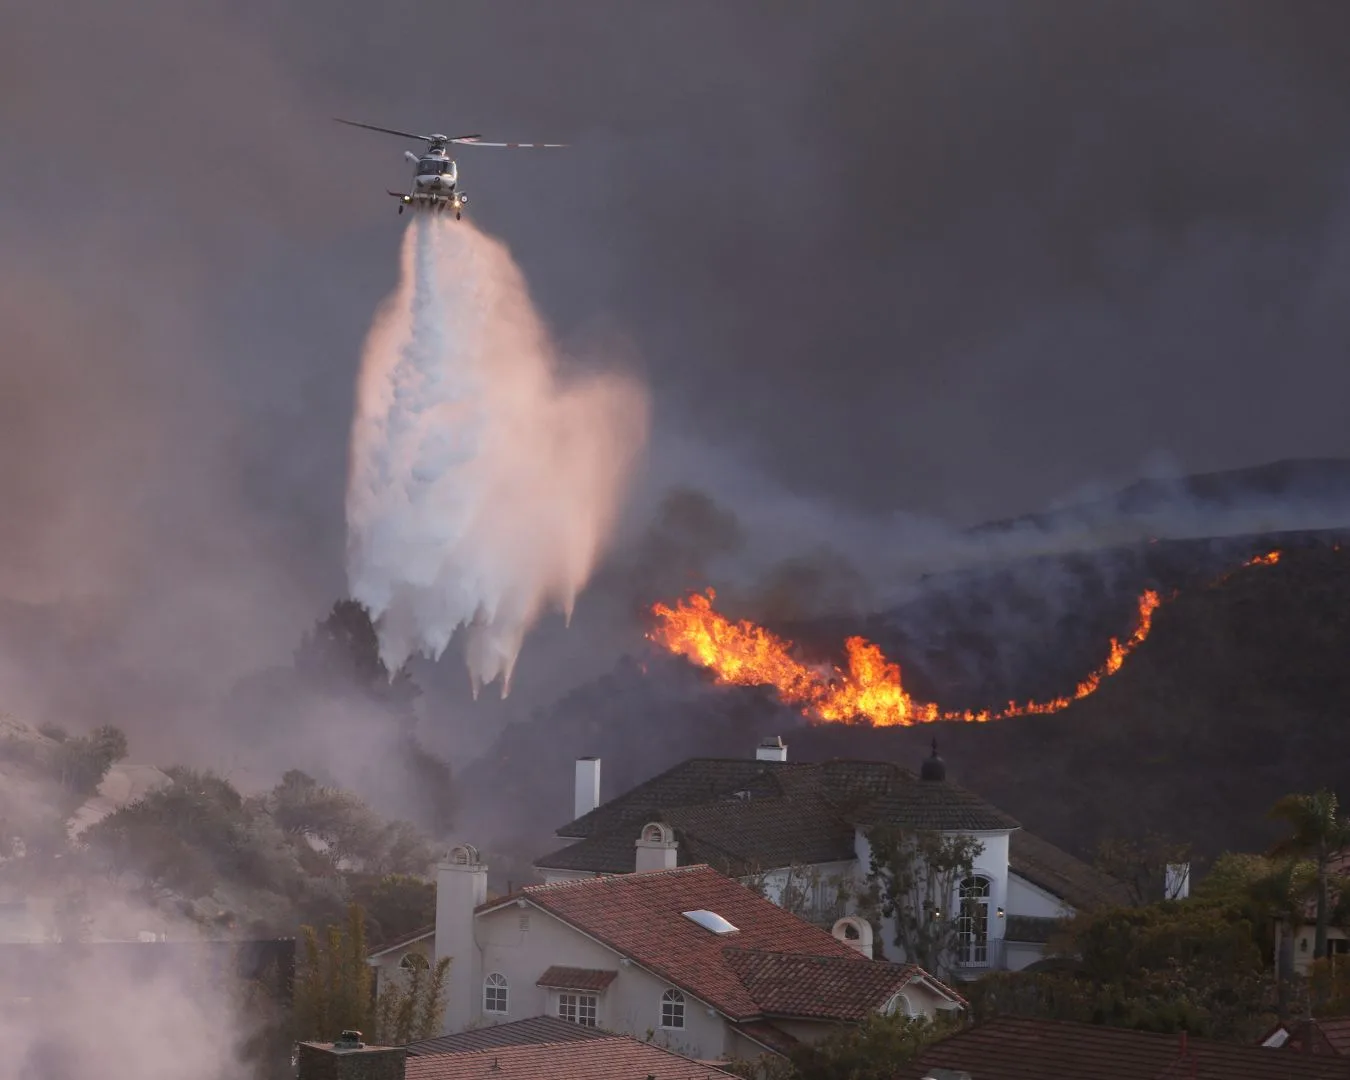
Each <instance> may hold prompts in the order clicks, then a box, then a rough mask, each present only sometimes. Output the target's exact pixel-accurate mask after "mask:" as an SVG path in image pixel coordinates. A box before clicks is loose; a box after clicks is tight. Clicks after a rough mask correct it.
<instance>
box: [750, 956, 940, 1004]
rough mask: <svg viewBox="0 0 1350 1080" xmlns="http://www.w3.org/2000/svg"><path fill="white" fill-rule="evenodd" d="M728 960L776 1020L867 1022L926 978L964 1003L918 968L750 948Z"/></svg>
mask: <svg viewBox="0 0 1350 1080" xmlns="http://www.w3.org/2000/svg"><path fill="white" fill-rule="evenodd" d="M723 956H724V957H725V960H726V963H727V966H728V967H729V968H731V970H732V971H734V972H736V974H737V976H739V978H740V980H741V982H742V983H743V984H744V986H745V988H746V989H747V990H749V991H750V995H751V997H753V998H754V999H755V1002H756V1003H757V1004H758V1005H759V1007H760V1010H761V1011H762V1012H763V1013H764V1015H765V1016H768V1017H774V1018H777V1019H813V1020H838V1021H861V1020H865V1019H866V1018H867V1016H868V1015H869V1014H871V1013H873V1012H876V1011H877V1010H878V1009H880V1008H881V1007H882V1006H883V1005H885V1004H886V1002H888V1001H889V1000H890V999H891V998H892V997H894V996H895V995H896V994H898V993H899V992H900V991H901V990H903V989H904V988H905V987H906V986H908V985H909V984H910V983H912V982H914V981H915V980H916V979H925V978H926V979H928V980H929V981H930V982H931V984H932V985H933V986H934V987H936V988H939V989H940V990H942V991H944V992H948V993H950V994H951V997H952V999H953V1001H957V1002H959V1001H961V998H960V997H959V996H958V995H957V994H956V993H955V992H952V991H947V988H946V987H945V986H943V985H942V984H941V983H939V982H938V981H937V980H936V979H932V977H931V976H929V975H928V973H927V972H925V971H924V970H923V968H921V967H918V966H917V965H914V964H890V963H886V962H884V961H880V960H874V961H872V962H870V963H865V964H864V965H863V966H862V967H859V966H858V965H857V964H855V963H851V962H850V961H848V960H845V959H842V958H840V957H835V956H802V955H800V954H784V953H775V952H752V951H748V950H745V949H724V950H723Z"/></svg>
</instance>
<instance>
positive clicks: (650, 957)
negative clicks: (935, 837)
mask: <svg viewBox="0 0 1350 1080" xmlns="http://www.w3.org/2000/svg"><path fill="white" fill-rule="evenodd" d="M516 895H517V896H519V897H523V898H524V899H526V900H527V901H528V902H530V903H532V904H535V905H537V906H538V907H540V908H542V909H543V910H544V911H547V912H549V913H551V914H553V915H555V916H557V917H558V918H560V919H562V920H563V921H564V922H566V923H568V924H570V925H571V926H574V927H576V928H577V929H578V930H581V931H582V932H583V933H586V934H588V935H589V936H591V937H593V938H595V939H596V940H598V941H601V942H603V943H604V944H606V945H608V946H609V947H610V948H612V949H614V950H615V951H617V952H618V953H620V954H621V955H624V956H629V957H631V958H632V959H633V960H634V961H636V962H637V963H639V964H641V965H642V966H643V967H645V968H647V969H648V970H649V971H652V972H654V973H655V974H656V975H658V976H659V977H660V978H663V979H665V980H667V981H668V982H670V983H672V984H673V985H675V986H678V987H680V988H681V989H683V990H685V991H687V992H689V993H690V994H692V995H694V996H695V997H696V998H699V999H700V1000H701V1001H704V1002H706V1003H707V1004H709V1005H712V1006H714V1007H715V1008H717V1009H719V1010H720V1011H722V1012H723V1013H725V1014H726V1015H727V1016H729V1017H731V1018H732V1019H737V1020H740V1019H746V1020H748V1019H754V1018H757V1017H758V1016H759V1015H760V1009H759V1006H758V1004H757V1003H756V1001H755V1000H754V997H753V996H752V995H751V993H750V991H749V990H747V989H746V987H745V986H744V984H743V983H742V982H741V981H740V978H739V977H738V976H737V974H736V972H735V971H733V970H732V969H731V967H729V966H728V964H727V962H726V959H725V957H724V955H723V950H725V949H726V948H728V947H729V946H730V947H735V948H740V949H763V950H768V951H776V952H791V953H809V954H812V955H819V956H835V957H840V958H842V959H844V960H846V961H848V962H850V963H853V964H871V963H874V962H875V961H869V960H866V959H864V958H863V957H862V956H860V955H859V954H858V953H857V952H855V951H854V950H853V949H851V948H849V947H848V946H847V945H845V944H844V943H843V942H841V941H837V940H836V939H835V938H834V937H832V936H831V935H830V934H829V933H828V932H827V931H825V930H822V929H821V928H820V927H818V926H812V925H811V924H810V923H808V922H805V921H803V920H802V919H799V918H797V917H796V916H795V915H792V914H791V913H789V912H787V911H784V910H783V909H782V908H780V907H778V906H777V905H776V904H773V903H770V902H769V901H768V900H765V899H764V898H763V897H762V896H759V895H758V894H757V893H754V892H752V891H751V890H750V889H747V888H746V887H745V886H744V885H741V884H740V883H739V882H736V881H733V880H731V879H730V878H727V877H723V876H722V875H721V874H719V873H717V872H716V871H715V870H713V869H711V868H710V867H707V866H691V867H687V868H682V869H679V870H662V871H656V872H653V873H647V874H623V875H616V876H612V877H596V878H586V879H583V880H580V881H564V882H559V883H557V884H555V885H533V886H530V887H528V888H525V889H522V890H521V891H520V892H519V893H518V894H516ZM514 900H515V897H504V898H502V899H500V900H496V901H492V902H491V903H489V904H485V905H483V906H482V907H480V908H479V910H480V911H485V910H491V909H493V908H496V907H498V906H501V905H503V904H507V903H512V902H514ZM698 909H705V910H708V911H713V912H716V913H717V914H718V915H721V916H722V917H723V918H724V919H726V920H728V921H729V922H730V923H731V924H732V925H733V926H735V927H737V930H736V931H735V932H734V933H730V934H716V933H713V932H712V931H710V930H705V929H704V928H703V927H702V926H700V925H699V924H698V923H696V922H694V921H693V920H692V919H690V918H688V917H686V916H685V915H684V914H683V912H686V911H693V910H698Z"/></svg>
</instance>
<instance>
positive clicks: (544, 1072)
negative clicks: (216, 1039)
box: [297, 1016, 733, 1080]
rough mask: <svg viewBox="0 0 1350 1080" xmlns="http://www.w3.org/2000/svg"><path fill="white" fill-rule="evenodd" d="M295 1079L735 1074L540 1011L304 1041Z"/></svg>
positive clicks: (566, 1079) (708, 1077) (713, 1079)
mask: <svg viewBox="0 0 1350 1080" xmlns="http://www.w3.org/2000/svg"><path fill="white" fill-rule="evenodd" d="M298 1057H299V1069H298V1071H297V1080H357V1077H360V1078H361V1080H367V1078H369V1080H482V1078H483V1077H492V1080H538V1078H539V1077H548V1080H638V1078H641V1077H646V1078H647V1080H723V1078H727V1077H731V1076H732V1075H733V1074H731V1073H729V1072H726V1071H724V1070H723V1069H721V1068H719V1067H718V1066H716V1065H712V1064H709V1063H707V1062H699V1061H694V1060H691V1059H690V1058H687V1057H681V1056H680V1055H679V1054H674V1053H671V1052H670V1051H669V1050H663V1049H662V1048H661V1047H659V1046H653V1045H651V1044H650V1043H647V1042H642V1041H640V1040H638V1039H633V1038H630V1037H628V1036H625V1035H615V1034H613V1033H611V1032H607V1031H598V1030H596V1029H594V1028H584V1027H580V1026H579V1025H577V1024H569V1023H568V1022H567V1021H565V1020H559V1019H556V1018H555V1017H549V1016H539V1017H535V1018H533V1019H530V1020H516V1021H513V1022H511V1023H508V1024H498V1025H495V1026H493V1027H488V1028H480V1029H478V1030H476V1031H466V1032H464V1033H463V1034H460V1035H449V1036H445V1037H443V1038H439V1039H429V1040H426V1041H424V1042H416V1043H412V1044H411V1045H410V1046H407V1047H377V1046H365V1045H364V1044H362V1043H361V1042H360V1041H359V1040H358V1039H346V1040H339V1041H338V1042H336V1043H301V1044H300V1052H299V1055H298Z"/></svg>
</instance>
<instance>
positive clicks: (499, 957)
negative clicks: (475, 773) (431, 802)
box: [370, 836, 965, 1060]
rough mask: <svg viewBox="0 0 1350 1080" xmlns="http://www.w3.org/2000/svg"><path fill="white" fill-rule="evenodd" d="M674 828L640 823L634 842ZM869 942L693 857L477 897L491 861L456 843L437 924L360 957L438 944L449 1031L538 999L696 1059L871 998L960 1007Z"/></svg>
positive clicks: (835, 1014)
mask: <svg viewBox="0 0 1350 1080" xmlns="http://www.w3.org/2000/svg"><path fill="white" fill-rule="evenodd" d="M673 843H674V841H673V840H672V839H671V838H669V837H668V836H665V837H651V836H649V837H646V838H640V839H639V840H637V841H634V846H633V850H634V852H635V853H636V852H639V851H641V852H649V853H650V852H657V853H659V852H663V851H665V850H673V848H669V849H667V848H662V847H661V846H660V845H661V844H673ZM635 857H636V855H635ZM649 857H650V856H649ZM428 945H430V950H429V951H428ZM870 950H871V941H870V927H868V926H867V924H866V923H865V922H862V921H861V920H858V919H843V920H841V921H840V923H839V924H838V925H837V926H835V927H834V928H833V931H829V930H825V929H824V928H822V927H819V926H816V925H813V924H811V923H809V922H806V921H804V920H802V919H800V918H798V917H797V916H795V915H793V914H791V913H790V912H788V911H785V910H783V909H782V908H781V907H779V906H777V905H775V904H773V903H771V902H770V901H768V900H766V899H765V898H763V897H762V896H760V895H759V894H758V893H756V892H755V891H754V890H752V889H749V888H747V887H746V886H744V885H742V884H740V883H739V882H737V881H734V880H732V879H730V878H728V877H726V876H724V875H722V874H720V873H718V872H717V871H716V870H713V869H711V868H710V867H708V866H703V865H699V866H687V867H679V868H672V869H653V870H650V871H646V872H642V873H636V872H635V873H629V874H622V875H588V876H587V877H586V878H584V879H578V880H568V881H560V882H556V883H553V884H545V885H532V886H528V887H526V888H524V889H521V890H519V891H517V892H514V893H511V894H509V895H506V896H502V897H498V898H496V899H489V898H488V895H487V867H486V866H484V865H483V863H482V861H481V860H480V858H479V855H478V852H477V851H476V850H475V849H474V848H473V847H471V846H468V845H461V846H458V847H456V848H454V849H453V851H452V852H451V855H450V861H449V862H448V863H446V864H444V865H442V866H441V867H440V868H439V869H438V872H437V880H436V926H435V929H434V931H431V932H430V933H429V934H428V933H423V934H421V935H413V936H411V937H410V938H408V939H405V940H404V941H402V942H398V943H394V944H393V945H391V946H388V947H386V948H385V949H382V950H380V951H379V952H378V953H375V954H373V955H372V956H371V957H370V963H371V964H372V965H373V966H375V967H377V968H379V969H381V972H382V973H381V977H390V972H391V971H393V970H394V969H397V968H399V967H402V966H404V965H405V964H406V963H409V962H410V963H420V962H422V961H420V960H412V961H408V960H406V958H407V957H409V956H414V955H420V956H422V957H425V958H426V960H427V961H428V962H434V960H436V959H439V958H441V957H446V956H448V957H450V958H451V965H450V971H449V976H448V982H447V991H448V992H447V1009H446V1018H445V1031H446V1032H447V1033H454V1032H459V1031H464V1030H468V1029H471V1028H475V1027H481V1026H483V1025H489V1024H500V1023H506V1022H509V1021H516V1020H521V1019H526V1018H529V1017H535V1016H540V1015H547V1016H552V1017H556V1018H559V1019H562V1020H566V1021H569V1022H571V1023H575V1024H579V1025H581V1026H583V1027H595V1028H604V1029H607V1030H609V1031H613V1032H617V1033H620V1034H626V1035H632V1036H634V1037H637V1038H640V1039H648V1038H650V1039H651V1040H652V1041H653V1042H654V1043H656V1044H657V1045H660V1046H664V1047H666V1048H668V1049H670V1050H672V1051H674V1052H676V1053H679V1054H683V1055H685V1056H687V1057H691V1058H695V1059H698V1060H725V1059H728V1058H732V1057H743V1058H753V1057H756V1056H758V1055H760V1054H763V1053H765V1052H766V1051H767V1052H774V1053H783V1052H786V1051H787V1050H788V1049H790V1047H791V1046H792V1045H793V1044H794V1043H795V1042H797V1041H814V1040H816V1039H818V1038H821V1037H823V1036H824V1035H825V1034H826V1033H828V1032H829V1031H830V1030H832V1029H834V1028H835V1027H837V1026H838V1025H840V1024H848V1023H855V1022H858V1021H860V1020H862V1019H865V1018H866V1017H867V1016H868V1015H869V1014H871V1013H875V1012H896V1011H899V1012H903V1013H904V1014H906V1015H913V1016H919V1015H923V1016H929V1017H932V1016H935V1015H936V1014H937V1013H938V1011H939V1010H949V1011H951V1010H955V1011H959V1010H961V1009H963V1008H964V1007H965V1002H964V1000H963V999H962V998H961V996H960V995H959V994H958V993H957V992H955V991H954V990H952V989H951V988H950V987H947V986H945V985H944V984H942V983H941V982H939V981H938V980H936V979H934V978H933V977H932V976H930V975H929V974H928V973H927V972H925V971H923V970H922V969H921V968H918V967H915V966H913V965H907V964H892V963H885V962H881V961H876V960H871V959H869V958H868V955H867V954H869V953H870Z"/></svg>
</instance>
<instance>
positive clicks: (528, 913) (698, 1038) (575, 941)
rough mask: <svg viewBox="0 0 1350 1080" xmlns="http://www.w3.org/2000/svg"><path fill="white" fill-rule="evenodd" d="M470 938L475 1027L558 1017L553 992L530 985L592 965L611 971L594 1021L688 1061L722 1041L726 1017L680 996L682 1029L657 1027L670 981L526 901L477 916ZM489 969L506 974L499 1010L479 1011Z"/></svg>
mask: <svg viewBox="0 0 1350 1080" xmlns="http://www.w3.org/2000/svg"><path fill="white" fill-rule="evenodd" d="M476 922H477V927H476V931H477V932H476V935H475V936H476V937H477V941H478V947H479V949H480V950H481V952H482V977H481V978H480V980H479V986H478V999H477V1003H476V1017H477V1023H476V1025H475V1026H486V1025H490V1024H499V1023H503V1022H505V1021H507V1020H523V1019H525V1018H526V1017H530V1016H539V1015H541V1014H545V1015H557V1001H558V999H557V991H554V990H548V989H545V988H543V987H539V986H536V985H535V982H536V980H538V978H539V977H540V976H541V975H543V973H544V972H545V971H546V970H547V969H548V968H550V967H553V966H555V965H561V966H566V967H583V968H598V969H601V970H606V971H617V972H618V975H617V977H616V978H615V979H614V981H613V982H612V983H610V984H609V986H608V987H607V988H606V989H605V991H604V992H603V993H601V994H598V995H597V1002H596V1023H597V1024H598V1025H599V1026H601V1027H604V1028H608V1029H609V1030H611V1031H617V1032H620V1033H622V1034H625V1035H632V1036H634V1037H635V1038H638V1039H646V1038H648V1037H649V1036H650V1037H651V1041H652V1042H653V1043H654V1044H656V1045H657V1046H664V1047H667V1048H668V1049H671V1050H674V1051H676V1052H678V1053H682V1054H687V1055H688V1056H690V1057H695V1058H708V1059H716V1058H721V1057H722V1056H723V1055H724V1054H725V1053H726V1052H727V1047H728V1042H729V1036H728V1028H727V1024H726V1022H725V1021H724V1020H723V1018H722V1017H721V1016H720V1015H714V1016H709V1015H708V1012H709V1009H708V1006H707V1005H706V1004H705V1003H704V1002H701V1001H699V1000H698V999H696V998H694V997H693V996H692V995H690V994H688V993H687V992H686V993H685V994H684V999H685V1000H684V1023H685V1026H684V1028H683V1029H678V1028H677V1029H672V1030H663V1029H662V1028H661V995H662V994H663V993H665V991H666V990H667V989H670V988H671V987H670V984H669V983H666V982H663V981H662V980H660V979H658V978H656V977H655V976H654V975H652V974H650V973H649V972H646V971H643V970H642V969H641V968H639V967H638V966H637V965H635V964H628V965H626V966H625V965H624V964H623V963H622V960H621V957H620V956H619V954H618V953H615V952H613V951H612V950H610V949H608V948H607V947H605V946H604V945H601V944H600V943H599V942H596V941H592V940H591V939H590V938H588V937H586V936H585V935H584V934H580V933H578V932H577V931H575V930H573V929H572V928H571V927H570V926H568V925H567V924H566V923H563V922H560V921H559V920H557V919H555V918H554V917H553V916H552V915H550V914H548V913H547V912H544V911H541V910H540V909H538V908H536V907H534V906H532V905H527V906H525V907H518V906H515V905H512V906H510V907H506V908H501V909H499V910H497V911H493V912H489V913H487V914H485V915H480V916H479V917H478V919H477V920H476ZM493 972H497V973H500V974H501V975H503V976H505V977H506V981H507V986H508V995H507V1007H508V1010H509V1011H508V1012H507V1013H506V1014H505V1015H500V1014H496V1013H484V1012H483V981H484V980H485V979H486V978H487V977H488V976H489V975H490V974H492V973H493Z"/></svg>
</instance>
